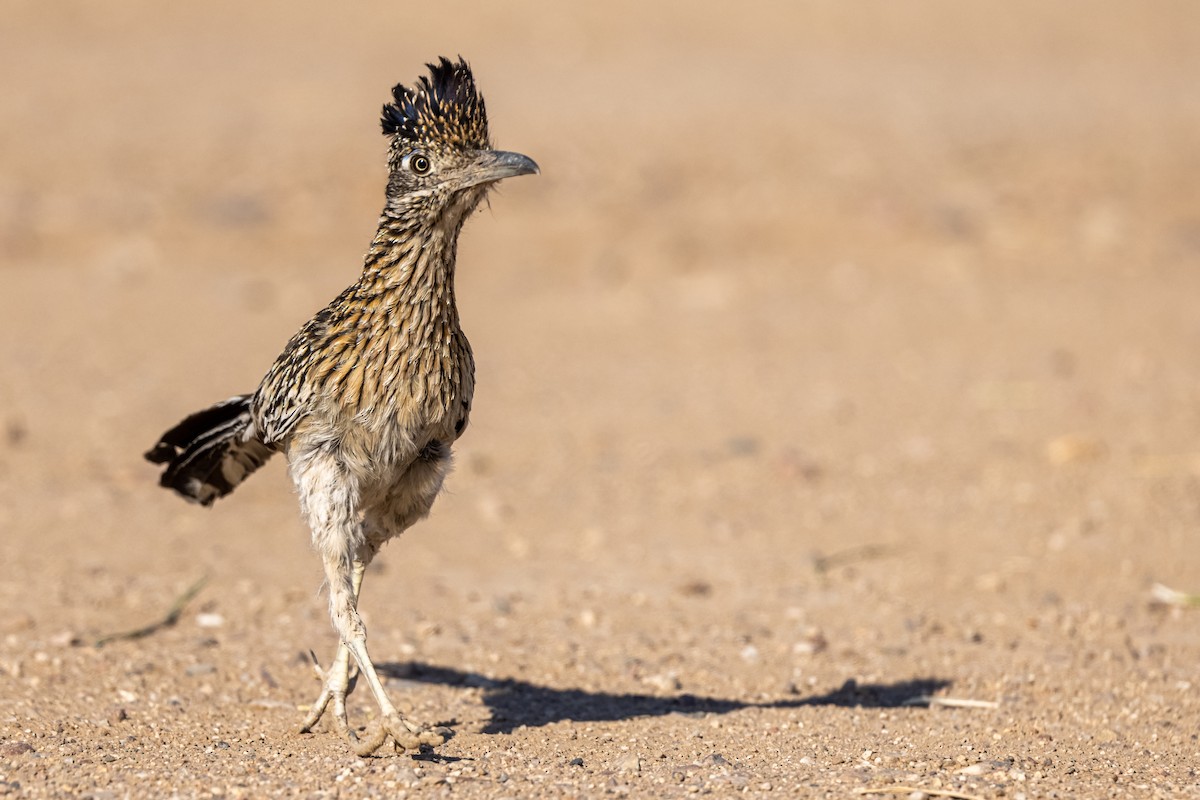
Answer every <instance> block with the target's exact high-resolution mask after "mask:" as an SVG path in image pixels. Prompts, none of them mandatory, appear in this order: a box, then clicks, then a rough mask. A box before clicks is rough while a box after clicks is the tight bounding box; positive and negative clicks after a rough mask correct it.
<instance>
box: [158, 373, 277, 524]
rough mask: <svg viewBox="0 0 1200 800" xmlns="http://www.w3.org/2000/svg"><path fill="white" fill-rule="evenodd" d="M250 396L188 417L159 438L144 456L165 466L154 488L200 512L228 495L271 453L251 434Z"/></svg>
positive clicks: (217, 405) (230, 400)
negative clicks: (170, 491) (170, 493)
mask: <svg viewBox="0 0 1200 800" xmlns="http://www.w3.org/2000/svg"><path fill="white" fill-rule="evenodd" d="M252 398H253V395H249V394H243V395H238V396H237V397H231V398H229V399H228V400H226V401H224V402H221V403H217V404H216V405H215V406H212V407H210V408H206V409H204V410H203V411H198V412H196V413H195V414H192V415H191V416H190V417H188V418H187V419H185V420H183V422H180V423H179V424H178V425H176V426H175V427H174V428H171V429H170V430H169V431H167V432H166V433H164V434H163V435H162V436H161V437H159V441H158V443H157V444H156V445H154V447H152V448H150V450H149V451H148V452H147V453H146V458H147V460H149V461H152V462H154V463H155V464H166V465H167V468H166V470H165V471H164V472H163V474H162V476H161V477H160V478H159V481H158V482H159V484H161V485H162V486H164V487H166V488H168V489H174V490H175V491H176V492H178V493H179V494H180V495H181V496H182V497H183V498H184V499H186V500H190V501H192V502H193V503H199V504H200V505H202V506H208V505H212V503H213V501H214V500H216V499H217V498H218V497H224V496H225V495H227V494H229V493H230V492H232V491H233V490H234V489H235V488H237V485H238V484H240V483H241V482H242V481H244V480H246V478H247V477H249V476H250V474H251V473H252V472H254V471H255V470H256V469H258V468H259V467H261V466H262V465H263V464H265V463H266V462H267V459H269V458H270V457H271V456H272V455H273V454H274V453H275V450H274V449H273V448H271V447H270V446H269V445H267V444H265V443H264V442H263V441H262V440H261V439H259V438H258V437H257V436H256V435H254V432H253V418H252V417H251V413H250V402H251V400H252Z"/></svg>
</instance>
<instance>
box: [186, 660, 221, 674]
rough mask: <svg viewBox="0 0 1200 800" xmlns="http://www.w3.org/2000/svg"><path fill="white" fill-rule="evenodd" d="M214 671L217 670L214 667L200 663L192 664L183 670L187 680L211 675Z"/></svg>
mask: <svg viewBox="0 0 1200 800" xmlns="http://www.w3.org/2000/svg"><path fill="white" fill-rule="evenodd" d="M216 671H217V668H216V666H215V665H213V664H208V663H205V662H201V663H199V664H192V665H190V666H188V668H187V669H185V670H184V674H185V675H187V676H188V677H189V678H195V677H197V676H199V675H211V674H212V673H214V672H216Z"/></svg>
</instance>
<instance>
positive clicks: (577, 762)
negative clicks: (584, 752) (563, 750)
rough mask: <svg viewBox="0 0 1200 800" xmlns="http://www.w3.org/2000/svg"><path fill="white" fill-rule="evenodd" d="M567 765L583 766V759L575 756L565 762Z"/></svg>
mask: <svg viewBox="0 0 1200 800" xmlns="http://www.w3.org/2000/svg"><path fill="white" fill-rule="evenodd" d="M567 766H569V767H582V766H583V759H582V758H578V757H576V758H572V759H571V760H570V761H568V762H567Z"/></svg>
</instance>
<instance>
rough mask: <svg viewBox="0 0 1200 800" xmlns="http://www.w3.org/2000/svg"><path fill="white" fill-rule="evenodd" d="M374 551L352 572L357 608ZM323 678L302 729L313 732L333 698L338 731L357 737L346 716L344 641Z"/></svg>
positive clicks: (346, 654)
mask: <svg viewBox="0 0 1200 800" xmlns="http://www.w3.org/2000/svg"><path fill="white" fill-rule="evenodd" d="M371 555H374V551H372V552H371V553H370V555H368V557H367V558H366V559H365V560H364V559H363V558H357V559H355V560H354V568H353V570H354V571H353V573H352V574H351V578H350V581H351V589H352V591H353V593H354V597H353V603H354V607H355V608H356V609H357V608H358V594H359V592H361V591H362V580H363V573H365V572H366V571H367V564H369V563H370V556H371ZM314 659H315V656H314ZM321 679H322V680H323V681H324V686H323V687H322V688H321V694H320V695H319V696H318V697H317V700H316V702H315V703H313V704H312V708H311V710H310V711H309V712H308V716H307V717H305V719H304V723H303V724H302V725H301V726H300V732H301V733H309V732H310V731H312V729H313V728H314V727H315V726H316V724H317V721H318V720H320V719H321V717H322V715H324V713H325V709H326V707H328V705H329V703H330V701H333V719H334V723H335V724H336V725H337V729H338V732H340V733H341V734H342V735H343V736H345V737H347V738H349V739H357V738H358V737H357V736H356V735H355V733H354V731H352V730H351V729H350V724H349V722H348V721H347V719H346V695H347V693H349V691H350V651H349V650H348V649H347V648H346V645H345V643H344V642H340V641H339V642H338V649H337V655H335V656H334V657H333V663H332V664H330V665H329V669H328V670H327V671H326V672H325V674H324V675H322V676H321Z"/></svg>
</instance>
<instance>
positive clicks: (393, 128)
mask: <svg viewBox="0 0 1200 800" xmlns="http://www.w3.org/2000/svg"><path fill="white" fill-rule="evenodd" d="M429 70H430V72H429V75H428V76H427V77H422V78H421V79H419V81H418V82H417V83H416V84H415V85H414V87H413V88H411V89H410V88H407V87H405V86H403V85H400V86H397V87H396V88H395V89H394V90H393V92H392V95H393V98H394V100H395V102H394V103H389V104H387V105H385V106H384V109H383V116H382V119H381V124H382V127H383V132H384V134H385V135H387V136H389V137H390V138H391V146H390V148H389V150H388V182H387V192H386V196H387V202H386V204H385V206H384V209H383V213H382V214H381V216H380V220H379V228H378V230H377V232H376V234H375V238H374V239H373V241H372V242H371V246H370V248H369V249H368V251H367V255H366V258H365V260H364V264H363V270H362V273H361V274H360V276H359V278H358V280H357V281H355V283H354V284H353V285H351V286H350V287H348V288H347V289H346V290H345V291H343V292H342V293H341V294H339V295H338V296H337V297H336V298H334V300H333V301H332V302H331V303H330V304H329V305H327V306H326V307H325V308H323V309H322V310H321V311H320V312H318V313H317V314H316V315H315V316H314V317H313V318H312V319H311V320H309V321H308V322H307V323H306V324H305V325H304V326H303V327H302V328H301V329H300V330H299V331H298V332H297V333H296V335H295V336H293V337H292V338H291V340H290V341H288V343H287V345H286V346H285V347H284V349H283V352H282V353H280V355H279V357H278V358H277V359H276V360H275V363H274V364H273V365H272V366H271V368H270V370H268V372H267V375H266V377H265V378H263V381H262V383H261V384H260V385H259V387H258V390H257V391H255V392H254V393H253V394H251V395H240V396H237V397H234V398H232V399H230V400H227V401H225V402H224V403H219V404H217V405H216V406H212V407H210V408H208V409H205V410H203V411H200V412H198V413H196V414H193V415H191V416H189V417H188V418H186V419H185V420H184V421H183V422H181V423H179V424H178V425H176V426H175V427H174V428H172V429H171V430H169V431H167V432H166V433H165V434H163V436H162V437H161V439H160V441H159V442H158V443H157V444H156V445H155V446H154V447H153V448H152V449H151V450H150V452H148V453H147V454H146V456H147V458H149V459H150V460H151V461H154V462H155V463H161V464H166V465H167V467H166V469H165V470H164V472H163V475H162V478H161V482H162V484H163V485H164V486H167V487H169V488H172V489H174V490H175V491H177V492H179V493H180V494H181V495H183V496H184V497H186V498H188V499H189V500H193V501H195V502H199V503H202V504H204V505H208V504H210V503H212V502H213V501H214V500H216V499H217V498H219V497H222V496H224V495H226V494H228V493H229V492H231V491H233V489H234V488H235V487H236V486H237V485H238V484H239V483H240V482H241V481H243V480H245V478H246V477H247V476H249V475H250V474H251V473H252V472H253V471H254V470H255V469H257V468H258V467H259V466H261V465H262V464H263V463H264V462H265V461H266V460H267V459H268V458H269V457H270V456H271V454H272V453H274V452H280V451H282V452H283V453H285V454H286V456H287V460H288V467H289V470H290V472H291V476H292V480H293V481H294V482H295V484H296V489H297V491H298V493H299V496H300V509H301V512H302V513H303V515H304V517H305V520H306V521H307V522H308V524H309V527H310V528H311V530H312V540H313V545H314V547H315V549H316V550H317V552H318V554H319V555H320V556H321V560H322V562H323V565H324V569H325V576H326V581H327V586H328V590H329V612H330V618H331V620H332V621H333V625H334V628H335V629H336V630H337V632H338V636H339V638H340V640H341V643H342V644H341V646H340V647H339V650H338V654H337V655H336V656H335V658H334V661H333V667H332V668H331V670H330V671H329V672H328V673H326V674H327V678H326V681H325V688H324V689H323V690H322V694H321V695H320V697H319V698H318V699H317V702H316V703H314V704H313V707H312V712H311V713H310V715H309V717H308V719H307V720H306V721H305V723H304V726H303V730H311V729H312V727H313V725H315V724H316V722H317V720H319V719H320V718H321V716H322V714H323V713H324V712H325V709H326V708H327V707H330V705H331V704H332V708H333V716H334V718H335V721H336V722H337V724H338V726H339V728H340V729H341V730H342V732H343V734H346V735H347V736H348V737H349V738H350V739H351V740H352V741H356V742H357V739H356V737H355V736H354V735H353V734H352V733H351V732H350V729H349V728H348V725H347V722H346V709H345V696H346V692H347V691H348V686H349V678H348V672H347V670H348V666H347V665H348V663H349V659H350V657H351V655H352V656H353V658H354V660H355V661H356V662H357V664H358V666H359V669H360V671H361V672H362V674H363V677H364V678H365V680H366V682H367V684H368V685H369V687H370V689H371V691H372V693H373V694H374V695H375V699H376V701H377V702H378V704H379V708H380V726H379V731H378V733H377V734H376V735H375V736H374V737H373V738H372V739H371V740H369V741H367V742H364V743H362V746H361V747H358V748H357V749H358V750H359V752H360V754H367V753H371V752H374V750H375V749H377V748H378V747H379V746H381V744H382V743H383V742H385V741H388V740H390V741H392V742H393V743H395V744H396V746H397V747H400V748H408V747H417V746H421V745H430V744H437V743H440V742H441V741H442V740H444V738H445V737H446V736H448V735H449V732H448V731H445V730H444V729H430V728H427V727H421V726H417V725H413V724H412V723H409V722H407V721H405V720H404V718H403V716H402V715H401V714H399V712H398V711H397V710H396V709H395V707H394V706H393V705H392V703H391V701H390V700H389V699H388V697H387V693H386V691H385V690H384V688H383V684H382V682H381V681H380V680H379V676H378V675H377V673H376V670H375V668H374V665H373V664H372V663H371V659H370V656H369V655H368V653H367V650H366V629H365V627H364V626H363V623H362V618H361V617H360V615H359V614H358V609H357V603H358V592H359V589H360V587H361V584H362V576H363V573H364V571H365V569H366V567H367V565H369V564H370V563H371V560H372V559H373V558H374V556H375V554H376V552H378V550H379V548H380V547H381V546H382V545H383V544H384V543H385V542H386V541H388V540H389V539H391V538H393V537H395V536H398V535H399V534H400V533H402V532H403V531H404V530H405V529H407V528H408V527H409V526H411V525H412V524H413V523H414V522H416V521H417V520H419V519H421V518H422V517H424V516H426V515H427V514H428V513H429V510H430V508H431V507H432V506H433V502H434V499H435V498H436V497H437V495H438V493H439V492H440V491H441V487H442V482H443V481H444V480H445V477H446V474H447V473H448V472H449V470H450V463H451V445H452V444H453V442H454V441H455V440H456V439H457V438H458V437H459V436H461V435H462V433H463V431H464V430H465V429H466V426H467V421H468V418H469V416H470V413H471V397H472V394H473V393H474V390H475V362H474V359H473V358H472V355H471V347H470V345H469V344H468V343H467V337H466V336H465V335H464V334H463V331H462V328H461V326H460V324H459V316H458V307H457V305H456V304H455V298H454V270H455V262H456V260H457V249H458V235H459V232H460V231H461V230H462V226H463V223H464V222H465V221H466V219H467V217H468V216H469V215H470V214H471V212H472V211H474V209H475V208H476V207H477V206H478V205H479V203H480V201H482V200H483V198H484V197H485V196H486V195H487V191H488V188H489V187H490V186H491V185H493V184H494V183H495V182H496V181H498V180H502V179H504V178H506V177H512V176H514V175H524V174H530V173H533V172H536V171H537V165H536V164H534V163H533V162H532V161H531V160H529V159H528V158H527V157H525V156H522V155H520V154H517V153H500V152H496V151H493V150H492V149H491V144H490V140H489V137H488V126H487V115H486V112H485V110H484V103H483V98H482V97H481V96H480V95H479V92H478V91H477V89H476V87H475V80H474V77H473V76H472V75H471V70H470V68H469V67H468V66H467V64H466V62H464V61H462V60H461V59H460V60H459V61H457V62H451V61H449V60H448V59H445V58H443V59H441V60H440V61H439V62H438V63H436V64H430V65H429Z"/></svg>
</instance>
